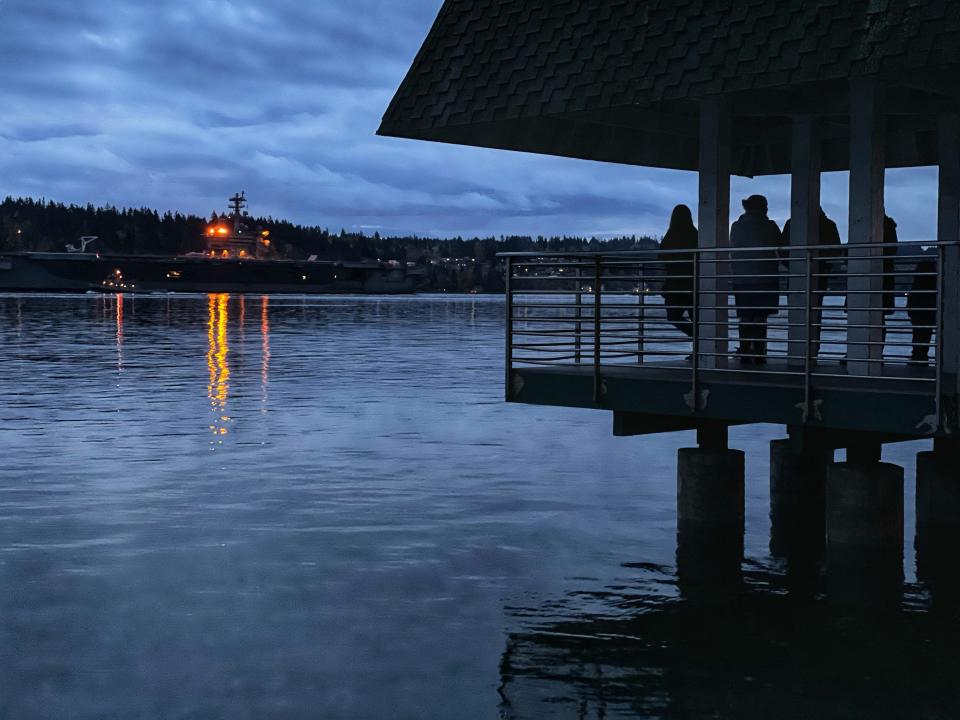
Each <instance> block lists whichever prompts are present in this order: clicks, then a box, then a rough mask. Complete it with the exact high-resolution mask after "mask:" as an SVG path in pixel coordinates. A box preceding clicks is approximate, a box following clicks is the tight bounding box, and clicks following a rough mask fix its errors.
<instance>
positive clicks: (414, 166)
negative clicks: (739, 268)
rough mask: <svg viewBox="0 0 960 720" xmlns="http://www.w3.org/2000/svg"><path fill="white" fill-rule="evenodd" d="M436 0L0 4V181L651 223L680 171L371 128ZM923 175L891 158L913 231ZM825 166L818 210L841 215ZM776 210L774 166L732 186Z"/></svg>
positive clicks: (780, 183)
mask: <svg viewBox="0 0 960 720" xmlns="http://www.w3.org/2000/svg"><path fill="white" fill-rule="evenodd" d="M441 3H442V0H403V2H396V0H323V1H322V2H304V1H303V0H272V1H271V2H270V3H263V2H253V1H252V0H155V1H154V2H150V3H108V2H103V0H72V2H69V3H65V2H62V0H6V1H5V2H2V3H0V25H2V27H3V28H4V33H3V36H2V38H0V68H2V69H0V104H2V106H3V108H4V112H3V113H2V114H0V195H6V194H14V195H18V194H24V195H34V196H38V195H43V196H45V197H48V198H55V199H58V200H62V201H65V202H78V203H87V202H94V203H110V204H114V205H131V206H143V205H147V206H153V207H157V208H158V209H162V210H163V209H177V210H185V211H191V212H196V213H199V214H203V215H206V214H208V213H209V212H210V211H211V210H214V209H217V210H220V209H223V206H224V205H225V199H226V198H227V197H228V196H229V195H230V194H232V193H233V192H234V191H236V190H238V189H241V188H242V189H245V190H247V192H248V194H249V196H250V198H251V201H252V210H253V211H254V212H257V213H262V214H265V215H266V214H271V215H274V216H278V217H279V216H282V217H287V218H290V219H292V220H294V221H298V222H303V223H310V224H319V225H323V226H327V227H331V228H334V229H339V228H340V227H347V228H364V227H376V228H378V229H379V230H380V232H381V233H400V232H415V233H423V234H426V233H431V234H461V235H473V234H508V233H524V234H597V235H601V236H606V235H614V234H621V233H636V234H660V233H662V232H663V229H664V225H665V223H666V221H667V218H668V217H669V212H670V209H671V208H672V206H673V205H674V204H676V203H678V202H685V203H687V204H690V205H691V206H695V204H696V188H697V183H696V177H695V176H694V175H693V174H692V173H681V172H672V171H663V170H651V169H644V168H636V167H627V166H618V165H611V164H601V163H590V162H584V161H577V160H569V159H563V158H551V157H538V156H534V155H529V154H522V153H506V152H498V151H493V150H485V149H480V148H464V147H456V146H448V145H436V144H430V143H417V142H411V141H405V140H397V139H391V138H379V137H376V136H375V135H374V132H375V130H376V128H377V126H378V125H379V121H380V117H381V115H382V113H383V111H384V110H385V109H386V106H387V104H388V103H389V101H390V98H391V96H392V94H393V93H394V91H395V90H396V88H397V87H398V86H399V84H400V81H401V80H402V79H403V76H404V74H405V73H406V71H407V69H408V67H409V65H410V63H411V61H412V60H413V57H414V55H415V54H416V52H417V50H418V49H419V45H420V43H421V42H422V40H423V38H424V37H425V36H426V33H427V31H428V30H429V28H430V25H431V23H432V21H433V19H434V17H435V16H436V13H437V11H438V10H439V8H440V5H441ZM935 182H936V173H935V172H934V173H932V174H931V173H930V172H928V171H909V172H907V173H905V174H902V173H891V174H890V180H889V193H888V206H889V207H890V212H891V214H893V215H894V216H895V217H897V219H898V221H899V222H900V227H901V230H902V232H903V237H905V238H908V237H929V236H931V235H932V232H933V226H932V225H931V220H930V218H931V217H934V218H935V204H936V201H935ZM844 183H845V176H833V175H831V176H826V177H825V179H824V206H825V208H827V210H828V212H830V213H831V214H832V215H834V216H835V217H836V218H837V220H838V221H839V223H840V225H841V228H845V226H846V220H845V214H846V202H845V195H846V190H845V185H844ZM750 192H764V193H766V194H768V195H769V196H770V198H771V210H772V214H773V215H774V216H775V217H777V218H778V219H780V220H781V221H782V220H783V219H785V218H786V215H787V213H788V211H789V183H788V182H787V181H786V180H785V179H784V178H772V179H771V178H768V179H762V180H755V181H748V180H740V179H737V180H735V182H734V188H733V196H732V205H733V206H734V211H736V208H737V207H738V200H739V198H740V197H742V196H743V195H744V194H749V193H750Z"/></svg>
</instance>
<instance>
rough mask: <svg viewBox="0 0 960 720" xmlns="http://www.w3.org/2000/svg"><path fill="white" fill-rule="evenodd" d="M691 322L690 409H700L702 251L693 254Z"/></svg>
mask: <svg viewBox="0 0 960 720" xmlns="http://www.w3.org/2000/svg"><path fill="white" fill-rule="evenodd" d="M690 323H691V325H693V338H692V345H693V348H692V349H693V353H692V354H691V356H690V365H691V373H692V378H691V381H690V395H691V403H690V409H691V410H693V412H697V411H698V410H699V409H700V253H694V255H693V307H692V308H691V309H690Z"/></svg>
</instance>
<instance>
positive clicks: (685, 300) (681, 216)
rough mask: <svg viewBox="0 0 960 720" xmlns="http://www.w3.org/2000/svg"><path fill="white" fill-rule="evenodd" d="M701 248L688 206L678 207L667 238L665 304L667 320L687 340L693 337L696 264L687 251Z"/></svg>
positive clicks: (671, 220)
mask: <svg viewBox="0 0 960 720" xmlns="http://www.w3.org/2000/svg"><path fill="white" fill-rule="evenodd" d="M696 247H697V228H696V227H695V226H694V224H693V215H692V214H691V212H690V208H688V207H687V206H686V205H677V206H676V207H675V208H674V209H673V214H672V215H671V216H670V227H669V228H668V229H667V234H666V235H664V236H663V240H662V241H661V243H660V249H661V250H662V251H664V252H663V253H662V255H661V258H662V259H663V260H664V262H665V267H666V271H667V277H666V280H665V281H664V283H663V293H662V294H663V300H664V303H665V304H666V306H667V320H669V321H670V322H671V323H673V325H674V327H676V328H677V330H679V331H680V332H682V333H683V334H684V335H686V336H687V337H691V338H692V337H693V262H694V259H693V258H694V255H693V253H690V252H682V251H684V250H694V249H696Z"/></svg>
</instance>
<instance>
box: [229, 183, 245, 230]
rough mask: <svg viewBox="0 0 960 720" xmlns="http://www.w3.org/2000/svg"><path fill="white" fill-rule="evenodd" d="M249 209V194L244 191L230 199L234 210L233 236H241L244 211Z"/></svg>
mask: <svg viewBox="0 0 960 720" xmlns="http://www.w3.org/2000/svg"><path fill="white" fill-rule="evenodd" d="M245 207H247V193H246V191H245V190H244V191H242V192H239V193H237V194H236V195H234V196H233V197H232V198H230V208H231V209H232V210H233V236H234V237H238V236H239V235H240V221H241V220H242V219H243V210H244V208H245Z"/></svg>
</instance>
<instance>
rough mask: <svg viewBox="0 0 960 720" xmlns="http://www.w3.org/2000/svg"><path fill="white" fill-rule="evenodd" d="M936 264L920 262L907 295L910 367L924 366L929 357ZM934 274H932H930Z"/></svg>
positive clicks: (926, 261) (935, 292)
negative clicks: (911, 345)
mask: <svg viewBox="0 0 960 720" xmlns="http://www.w3.org/2000/svg"><path fill="white" fill-rule="evenodd" d="M936 271H937V263H936V262H935V261H934V260H932V259H931V260H921V261H920V262H918V263H917V269H916V271H915V274H914V276H913V285H912V287H911V288H910V292H908V293H907V313H908V314H909V315H910V324H911V325H912V326H913V339H912V340H911V343H912V344H913V349H912V351H911V353H910V364H911V365H926V364H927V360H928V358H929V357H930V340H931V338H933V326H934V324H935V323H936V322H937V311H936V308H937V276H936V274H935V273H936ZM930 273H934V274H930Z"/></svg>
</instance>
